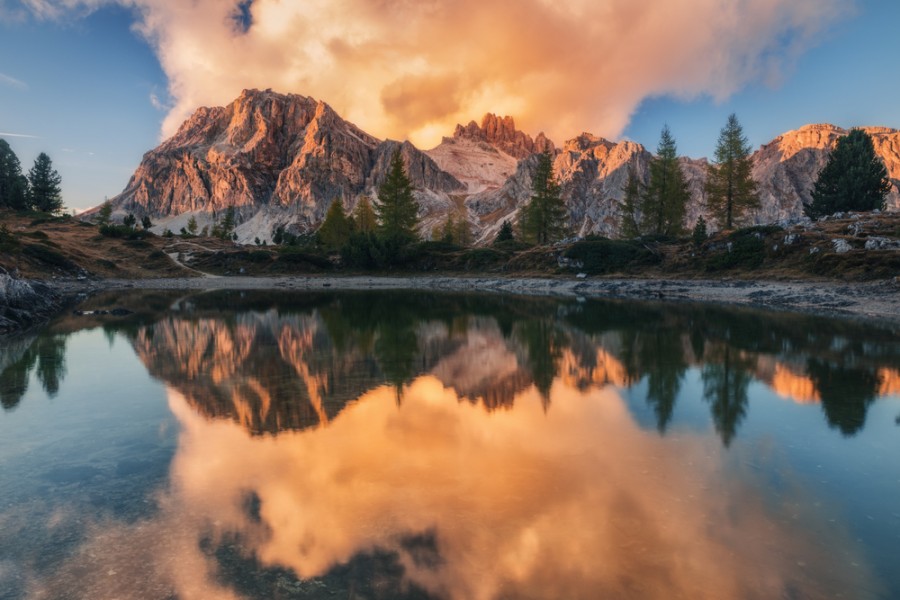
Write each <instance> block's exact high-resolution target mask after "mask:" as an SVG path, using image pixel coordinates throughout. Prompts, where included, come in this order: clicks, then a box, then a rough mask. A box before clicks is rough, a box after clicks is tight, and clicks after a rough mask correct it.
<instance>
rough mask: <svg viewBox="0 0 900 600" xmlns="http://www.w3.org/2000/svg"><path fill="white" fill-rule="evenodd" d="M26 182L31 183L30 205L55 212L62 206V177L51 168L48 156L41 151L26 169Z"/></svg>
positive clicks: (51, 163)
mask: <svg viewBox="0 0 900 600" xmlns="http://www.w3.org/2000/svg"><path fill="white" fill-rule="evenodd" d="M28 183H29V184H30V185H31V206H32V207H33V208H35V209H36V210H40V211H42V212H48V213H57V212H59V211H61V210H62V208H63V201H62V189H61V188H60V187H59V184H60V183H62V177H60V176H59V173H57V172H56V170H55V169H54V168H53V162H52V161H51V160H50V157H49V156H47V155H46V154H45V153H43V152H41V153H40V154H38V157H37V158H36V159H35V161H34V166H33V167H31V170H30V171H28Z"/></svg>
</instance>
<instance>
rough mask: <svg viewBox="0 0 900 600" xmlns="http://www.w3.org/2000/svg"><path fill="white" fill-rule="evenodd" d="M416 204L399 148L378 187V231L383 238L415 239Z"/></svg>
mask: <svg viewBox="0 0 900 600" xmlns="http://www.w3.org/2000/svg"><path fill="white" fill-rule="evenodd" d="M418 209H419V207H418V204H417V203H416V199H415V198H414V197H413V187H412V183H411V182H410V180H409V176H408V175H407V174H406V167H405V166H404V165H403V158H402V157H401V156H400V151H399V150H397V151H396V152H394V155H393V156H392V157H391V164H390V167H388V174H387V177H386V178H385V180H384V183H382V184H381V186H380V187H379V188H378V206H377V207H376V209H375V210H376V212H377V214H378V232H379V234H380V235H381V237H382V238H384V239H392V240H408V241H412V240H415V239H416V237H417V236H416V225H418V223H419V219H418V216H417V213H418Z"/></svg>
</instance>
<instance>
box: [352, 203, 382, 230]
mask: <svg viewBox="0 0 900 600" xmlns="http://www.w3.org/2000/svg"><path fill="white" fill-rule="evenodd" d="M353 223H354V228H355V229H356V231H359V232H362V233H371V232H373V231H375V229H376V228H377V227H378V219H377V217H376V216H375V211H374V210H373V209H372V203H371V202H370V201H369V198H368V196H362V197H361V198H360V199H359V202H357V203H356V209H355V210H354V211H353Z"/></svg>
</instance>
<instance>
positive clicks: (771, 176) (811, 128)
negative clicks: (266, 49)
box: [111, 90, 900, 243]
mask: <svg viewBox="0 0 900 600" xmlns="http://www.w3.org/2000/svg"><path fill="white" fill-rule="evenodd" d="M863 129H864V130H865V131H866V132H867V133H869V134H870V135H871V136H872V139H873V142H874V145H875V151H876V153H877V154H878V155H879V156H880V157H881V158H882V160H883V161H884V163H885V166H886V167H887V170H888V175H889V177H890V179H891V184H892V185H891V190H890V192H889V195H888V199H887V208H888V210H900V131H898V130H896V129H890V128H886V127H866V128H863ZM846 133H847V131H846V130H844V129H842V128H839V127H836V126H833V125H827V124H821V125H806V126H804V127H801V128H800V129H797V130H795V131H789V132H787V133H785V134H783V135H781V136H778V137H777V138H775V139H774V140H772V141H771V142H769V143H767V144H764V145H762V146H761V147H760V148H759V149H758V150H757V151H756V152H754V153H753V155H752V160H753V165H754V166H753V177H754V178H755V179H756V180H757V182H758V183H759V189H760V196H761V201H762V202H761V209H760V210H759V211H758V212H757V213H755V214H754V215H752V216H751V217H750V220H749V222H748V223H747V224H759V223H779V222H781V223H784V222H793V221H798V220H800V219H802V218H803V204H804V203H807V202H809V201H810V200H811V192H812V188H813V185H814V182H815V179H816V176H817V174H818V172H819V170H820V169H821V168H822V167H823V166H824V164H825V162H826V160H827V157H828V153H829V152H830V150H831V149H832V148H833V147H834V144H835V143H836V141H837V139H838V138H839V137H840V136H842V135H845V134H846ZM398 149H399V151H400V152H401V155H402V156H403V159H404V162H405V164H406V166H407V171H408V173H409V176H410V179H411V181H412V183H413V185H414V186H415V196H416V199H417V200H418V202H419V216H420V223H421V231H422V233H423V235H424V236H425V237H428V235H429V233H430V232H431V231H432V230H433V229H434V228H435V227H438V226H439V225H440V224H442V223H443V222H444V221H445V220H446V218H447V216H448V215H449V214H452V215H454V216H455V217H456V218H460V217H464V218H465V219H466V220H467V221H468V222H469V224H470V226H471V229H472V232H473V234H474V236H475V239H476V241H477V242H478V243H487V242H489V241H490V240H492V239H493V237H494V235H496V232H497V230H498V229H499V227H500V225H501V224H502V223H503V221H505V220H508V219H510V218H515V216H516V214H517V213H518V211H519V210H520V209H521V208H522V206H524V205H525V204H526V203H527V202H528V199H529V198H530V193H531V189H530V185H531V175H532V173H533V170H534V168H535V165H536V163H537V158H536V153H539V152H543V151H549V152H551V153H552V154H553V156H554V172H555V174H556V176H557V177H558V179H559V181H560V183H561V186H562V194H563V198H564V200H565V202H566V204H567V206H568V208H569V214H570V217H571V226H572V231H573V233H575V234H577V235H587V234H589V233H597V234H601V235H607V236H615V235H616V233H617V230H618V221H619V212H620V205H621V201H622V198H623V196H624V193H623V191H622V187H623V185H624V183H625V180H626V179H627V175H628V167H629V165H634V166H635V167H636V169H637V172H638V174H639V176H640V177H642V178H643V179H644V180H645V181H647V180H648V179H649V164H650V160H651V158H652V154H651V153H650V152H649V151H648V150H647V149H646V148H645V147H644V146H642V145H641V144H638V143H636V142H633V141H627V140H625V141H620V142H612V141H609V140H606V139H604V138H601V137H598V136H595V135H593V134H590V133H582V134H580V135H578V136H576V137H574V138H572V139H570V140H568V141H566V142H564V143H563V144H562V145H561V146H558V145H556V144H554V142H552V141H551V140H549V139H548V138H547V137H546V136H545V135H544V134H543V133H539V134H538V135H537V136H535V137H532V136H530V135H529V134H527V133H524V132H522V131H519V130H518V129H517V128H516V125H515V122H514V120H513V119H512V118H511V117H498V116H496V115H493V114H487V115H485V116H484V118H483V119H482V121H481V123H480V124H479V123H476V122H474V121H472V122H470V123H468V124H467V125H458V126H457V127H456V130H455V131H454V133H453V135H452V136H449V137H445V138H443V140H442V141H441V143H440V144H439V145H437V146H436V147H434V148H432V149H430V150H420V149H419V148H416V147H415V146H414V145H413V144H411V143H410V142H408V141H404V142H398V141H394V140H381V139H378V138H376V137H375V136H372V135H370V134H368V133H366V132H365V131H363V130H361V129H360V128H359V127H357V126H356V125H354V124H352V123H350V122H348V121H346V120H345V119H343V118H342V117H341V116H340V115H338V114H337V113H336V112H335V111H334V109H332V108H331V107H330V106H329V105H328V104H326V103H325V102H322V101H317V100H315V99H313V98H310V97H306V96H301V95H294V94H279V93H276V92H273V91H271V90H265V91H259V90H245V91H244V92H242V93H241V95H240V96H239V97H238V98H237V99H236V100H234V101H233V102H232V103H231V104H229V105H228V106H225V107H213V108H208V107H202V108H199V109H197V111H195V112H194V114H193V115H192V116H191V117H190V118H189V119H187V120H186V121H185V122H184V123H183V124H182V125H181V127H180V128H179V130H178V131H177V132H176V134H175V135H174V136H172V137H171V138H169V139H168V140H166V141H164V142H163V143H162V144H160V145H159V146H158V147H157V148H155V149H153V150H151V151H149V152H147V153H146V154H145V155H144V157H143V159H142V161H141V164H140V165H139V166H138V168H137V170H136V171H135V172H134V174H133V175H132V177H131V179H130V180H129V182H128V185H127V186H126V187H125V189H124V190H123V191H122V193H121V194H119V195H118V196H116V197H115V198H113V199H112V200H111V203H112V205H113V208H114V215H120V216H124V215H125V214H127V213H133V214H135V215H136V216H138V217H139V218H140V217H142V216H144V215H148V216H150V217H151V219H152V220H153V221H154V223H155V229H157V230H158V231H160V232H161V231H162V230H163V229H165V228H168V229H171V230H172V231H176V232H177V231H178V230H179V229H180V228H181V227H184V226H185V225H186V224H187V221H188V219H189V218H190V216H194V217H195V218H196V220H197V222H198V224H199V225H200V227H201V228H202V227H204V226H205V225H211V224H212V223H213V222H214V221H215V220H216V219H217V218H219V219H220V218H221V217H222V215H223V213H224V211H225V210H226V209H228V208H229V207H232V206H233V207H234V208H235V210H236V212H237V221H238V226H237V229H236V233H237V234H238V239H239V241H242V242H248V241H253V240H254V239H256V238H259V239H260V240H269V239H271V236H272V233H273V232H274V230H275V228H277V227H279V226H285V227H286V229H287V230H288V231H293V232H297V233H299V232H306V231H311V230H313V229H315V228H316V227H317V226H318V225H319V224H320V223H321V221H322V219H323V218H324V215H325V212H326V211H327V209H328V206H329V205H330V203H331V202H332V201H333V200H334V199H335V198H339V199H341V201H342V202H343V204H344V207H345V208H346V209H347V210H352V209H353V208H354V207H355V205H356V203H357V202H358V201H359V198H360V197H362V196H363V195H367V196H369V197H376V196H377V193H376V190H377V188H378V186H379V184H380V183H381V182H382V181H383V180H384V177H385V175H386V172H387V167H388V164H389V161H390V157H391V156H392V154H393V153H394V152H395V151H396V150H398ZM679 160H680V161H681V166H682V170H683V171H684V173H685V175H686V178H687V180H688V184H689V187H690V190H691V202H690V205H689V206H688V210H687V222H686V223H685V225H686V226H688V227H691V226H693V223H694V222H695V221H696V219H697V218H698V217H699V216H700V215H704V216H705V218H706V219H707V221H708V222H709V223H710V224H711V225H712V227H713V228H715V227H716V225H717V223H716V220H715V218H713V217H712V216H711V215H709V214H708V213H707V212H706V201H705V200H706V199H705V193H704V189H703V188H704V182H705V179H706V166H707V159H705V158H701V159H691V158H684V157H683V158H681V159H679Z"/></svg>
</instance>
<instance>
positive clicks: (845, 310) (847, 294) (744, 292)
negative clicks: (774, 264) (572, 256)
mask: <svg viewBox="0 0 900 600" xmlns="http://www.w3.org/2000/svg"><path fill="white" fill-rule="evenodd" d="M52 285H53V286H54V287H55V288H57V289H58V290H59V291H60V292H62V293H63V294H65V295H84V294H87V295H93V294H95V293H99V292H103V291H107V290H117V289H129V288H131V289H147V290H167V289H176V290H178V289H183V290H197V291H204V290H210V291H212V290H225V289H244V290H251V289H255V290H286V291H290V290H295V291H304V290H317V291H321V290H334V291H338V290H403V289H408V290H417V291H436V292H478V293H494V294H512V295H528V296H556V297H584V298H609V299H631V300H641V301H657V302H692V303H694V302H699V303H712V304H720V305H730V306H744V307H751V308H759V309H766V310H774V311H780V312H785V311H787V312H801V313H807V314H810V313H812V314H817V315H822V316H835V317H844V318H847V317H849V318H858V319H863V320H875V321H883V322H889V323H897V324H900V283H897V282H895V281H892V280H888V281H879V282H872V283H857V282H853V283H847V282H833V281H817V282H809V281H767V280H743V279H721V280H684V279H602V278H587V279H577V278H549V277H497V276H486V277H475V276H472V277H464V276H439V275H421V276H419V275H396V276H392V275H387V276H385V275H380V276H367V275H344V276H333V275H302V276H278V277H190V278H188V277H186V278H166V279H104V280H86V281H85V280H82V281H77V280H65V281H60V280H57V281H54V282H52Z"/></svg>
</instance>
